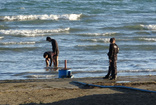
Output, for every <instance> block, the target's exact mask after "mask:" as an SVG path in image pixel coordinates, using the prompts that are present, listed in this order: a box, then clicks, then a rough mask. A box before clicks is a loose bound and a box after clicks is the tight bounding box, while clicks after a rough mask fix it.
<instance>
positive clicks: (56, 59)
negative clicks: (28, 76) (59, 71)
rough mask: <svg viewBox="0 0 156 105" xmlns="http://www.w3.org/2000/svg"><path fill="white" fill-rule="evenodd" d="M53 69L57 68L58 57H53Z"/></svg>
mask: <svg viewBox="0 0 156 105" xmlns="http://www.w3.org/2000/svg"><path fill="white" fill-rule="evenodd" d="M53 60H54V61H53V62H54V67H58V56H54V57H53Z"/></svg>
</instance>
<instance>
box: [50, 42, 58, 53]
mask: <svg viewBox="0 0 156 105" xmlns="http://www.w3.org/2000/svg"><path fill="white" fill-rule="evenodd" d="M51 45H52V51H53V53H55V54H56V56H58V54H59V48H58V44H57V42H56V40H55V39H51ZM54 56H55V55H54Z"/></svg>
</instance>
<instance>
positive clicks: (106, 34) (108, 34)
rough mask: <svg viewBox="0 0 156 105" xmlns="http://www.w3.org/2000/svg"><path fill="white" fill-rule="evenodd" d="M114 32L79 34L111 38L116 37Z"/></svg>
mask: <svg viewBox="0 0 156 105" xmlns="http://www.w3.org/2000/svg"><path fill="white" fill-rule="evenodd" d="M116 34H117V33H116V32H111V33H84V34H80V35H82V36H111V35H116Z"/></svg>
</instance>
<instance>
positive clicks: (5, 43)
mask: <svg viewBox="0 0 156 105" xmlns="http://www.w3.org/2000/svg"><path fill="white" fill-rule="evenodd" d="M0 44H3V45H10V44H11V45H13V44H35V42H3V43H0Z"/></svg>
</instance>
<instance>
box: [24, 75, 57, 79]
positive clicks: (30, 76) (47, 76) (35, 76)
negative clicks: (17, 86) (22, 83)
mask: <svg viewBox="0 0 156 105" xmlns="http://www.w3.org/2000/svg"><path fill="white" fill-rule="evenodd" d="M25 77H26V78H55V77H56V75H28V76H25Z"/></svg>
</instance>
